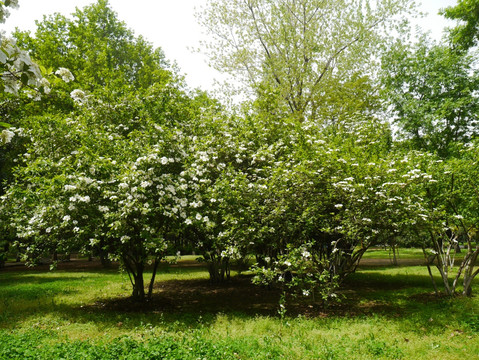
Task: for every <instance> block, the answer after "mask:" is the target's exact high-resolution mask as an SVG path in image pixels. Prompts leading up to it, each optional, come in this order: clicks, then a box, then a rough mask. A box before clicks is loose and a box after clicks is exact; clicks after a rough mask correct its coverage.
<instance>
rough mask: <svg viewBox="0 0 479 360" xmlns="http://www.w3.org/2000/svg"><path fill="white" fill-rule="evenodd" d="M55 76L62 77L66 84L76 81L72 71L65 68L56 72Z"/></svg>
mask: <svg viewBox="0 0 479 360" xmlns="http://www.w3.org/2000/svg"><path fill="white" fill-rule="evenodd" d="M55 74H56V75H58V76H60V77H61V78H62V80H63V81H65V82H66V83H68V82H70V81H73V80H75V77H74V76H73V74H72V73H71V71H70V70H68V69H66V68H64V67H61V68H59V69H58V70H57V71H55Z"/></svg>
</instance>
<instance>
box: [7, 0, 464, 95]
mask: <svg viewBox="0 0 479 360" xmlns="http://www.w3.org/2000/svg"><path fill="white" fill-rule="evenodd" d="M94 2H96V1H94V0H41V1H39V0H19V3H20V8H19V9H17V10H12V11H11V16H10V17H9V18H8V19H7V21H6V23H5V24H3V25H1V26H0V29H3V30H5V31H7V33H8V32H10V31H11V30H13V29H14V28H15V27H18V28H20V29H21V30H31V31H33V30H34V29H35V20H41V19H42V18H43V15H44V14H52V13H54V12H59V13H61V14H65V15H69V14H71V13H72V12H74V10H75V7H79V8H82V7H84V6H86V5H89V4H91V3H94ZM205 2H206V0H134V1H132V0H110V5H111V7H112V8H113V9H114V10H115V11H116V12H117V13H118V16H119V18H120V19H121V20H122V21H124V22H125V23H126V24H127V26H128V27H129V28H131V29H133V30H134V32H135V34H136V35H143V36H144V37H145V38H146V39H147V40H148V41H150V42H152V43H153V44H154V46H155V47H161V48H162V49H163V51H164V52H165V54H166V57H167V58H168V59H170V60H174V61H176V62H177V63H178V65H179V66H180V68H181V71H182V73H184V74H186V80H187V83H188V85H189V86H191V87H200V88H202V89H204V90H210V89H212V86H213V82H214V78H217V77H218V74H217V72H216V71H214V70H213V69H211V68H209V67H208V65H207V60H206V58H205V57H204V56H202V55H201V54H199V53H193V52H192V51H191V50H190V49H191V48H198V47H199V41H200V39H201V38H202V35H201V28H200V26H199V25H198V24H197V23H196V20H195V17H194V13H195V8H197V9H199V8H200V6H201V5H203V4H204V3H205ZM422 2H423V4H422V5H421V9H422V11H423V12H427V13H429V16H428V17H426V18H423V19H421V20H420V22H419V25H420V26H421V27H423V28H425V29H427V30H430V31H431V32H432V33H433V36H434V37H435V38H439V37H440V36H441V32H442V29H443V27H444V26H445V25H446V21H445V20H444V19H443V18H442V17H440V16H438V15H437V12H438V10H439V9H440V8H443V7H447V6H451V5H455V4H456V2H457V1H456V0H422Z"/></svg>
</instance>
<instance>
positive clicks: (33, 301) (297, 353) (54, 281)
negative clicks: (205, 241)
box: [0, 266, 479, 360]
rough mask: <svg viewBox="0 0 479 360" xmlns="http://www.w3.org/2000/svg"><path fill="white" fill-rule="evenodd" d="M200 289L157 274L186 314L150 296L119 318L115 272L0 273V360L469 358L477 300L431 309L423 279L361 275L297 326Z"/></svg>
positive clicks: (292, 313)
mask: <svg viewBox="0 0 479 360" xmlns="http://www.w3.org/2000/svg"><path fill="white" fill-rule="evenodd" d="M204 279H207V272H206V271H205V269H204V268H202V267H177V268H170V269H165V268H164V269H162V271H161V273H160V274H159V276H158V284H166V283H168V284H170V288H172V289H175V284H178V289H180V287H182V288H181V289H183V290H184V289H185V287H186V288H188V286H190V287H191V288H197V289H198V291H197V293H194V294H193V296H194V298H195V299H197V301H198V304H197V305H195V304H194V303H193V304H189V305H188V304H186V305H188V306H184V307H175V306H174V305H176V303H178V304H179V303H182V301H184V299H182V296H183V295H178V298H176V299H175V298H173V304H170V305H168V306H166V305H165V307H163V303H162V302H161V301H160V300H161V296H162V294H163V293H162V292H160V291H159V289H157V291H156V296H157V297H158V299H160V300H158V302H157V303H155V304H154V306H148V307H145V308H142V307H141V306H140V307H136V308H131V307H125V308H122V306H123V304H128V302H124V301H125V297H126V296H127V295H129V292H130V284H129V280H128V277H127V276H126V275H125V274H121V273H119V272H118V271H116V270H104V271H103V270H102V271H87V272H85V271H55V272H41V271H18V272H13V271H8V272H0V359H45V358H52V359H61V358H65V359H286V358H287V359H444V360H447V359H462V358H466V357H467V358H471V359H472V358H479V341H478V340H479V336H478V335H479V299H478V298H477V297H473V298H468V299H463V298H456V299H448V298H436V297H435V296H433V295H431V293H432V287H431V284H430V280H429V278H428V276H427V271H426V270H425V269H424V268H423V267H418V266H413V267H407V266H404V267H399V268H394V267H383V268H372V267H371V268H368V269H367V270H365V269H363V270H360V271H359V272H358V273H356V274H353V275H352V276H351V277H350V278H349V279H348V280H347V281H346V283H345V284H344V290H343V292H342V295H343V296H345V298H344V299H343V300H342V302H341V303H339V304H336V305H332V306H331V307H329V308H328V309H325V310H322V309H319V308H317V307H316V306H314V305H309V306H308V304H306V305H305V306H304V307H302V308H301V309H306V310H305V311H304V312H303V315H301V314H298V311H296V309H295V308H294V306H293V305H294V304H293V305H291V307H288V312H287V316H286V317H285V318H284V319H281V318H280V317H279V316H278V315H277V314H276V310H275V309H274V310H273V311H271V312H270V313H269V315H268V314H264V312H261V311H258V312H257V313H256V312H255V311H246V310H245V309H246V308H248V304H241V301H242V299H245V301H246V299H249V298H248V296H247V295H249V294H246V293H245V294H244V297H242V296H240V297H239V298H238V299H237V300H235V302H234V303H232V304H231V306H230V307H226V308H225V307H223V308H222V310H221V311H216V310H215V309H214V307H211V305H212V304H211V301H212V300H211V299H213V301H214V299H215V297H214V296H215V291H217V290H218V289H219V290H221V288H214V289H213V290H212V291H211V292H209V293H208V296H209V297H208V300H207V301H208V302H207V301H206V300H205V299H206V294H204V292H207V291H208V287H207V286H206V287H205V286H203V285H202V286H203V287H199V286H198V284H203V283H205V284H206V281H204ZM188 284H190V285H188ZM475 287H476V288H478V287H479V283H478V281H476V283H475ZM219 290H218V291H219ZM262 294H267V290H264V292H263V293H262ZM221 300H222V299H220V298H218V299H217V300H216V301H217V302H218V304H220V302H221ZM260 300H261V299H260ZM265 301H266V300H265ZM112 304H116V305H115V306H112ZM206 305H208V306H206ZM213 305H214V304H213ZM225 309H226V310H225Z"/></svg>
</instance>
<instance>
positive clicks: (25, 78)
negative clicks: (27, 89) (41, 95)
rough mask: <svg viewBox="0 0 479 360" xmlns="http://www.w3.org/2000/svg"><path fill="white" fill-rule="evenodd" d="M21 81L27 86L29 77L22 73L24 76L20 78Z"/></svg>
mask: <svg viewBox="0 0 479 360" xmlns="http://www.w3.org/2000/svg"><path fill="white" fill-rule="evenodd" d="M20 80H21V81H22V84H23V85H27V84H28V75H27V74H25V73H22V76H21V77H20Z"/></svg>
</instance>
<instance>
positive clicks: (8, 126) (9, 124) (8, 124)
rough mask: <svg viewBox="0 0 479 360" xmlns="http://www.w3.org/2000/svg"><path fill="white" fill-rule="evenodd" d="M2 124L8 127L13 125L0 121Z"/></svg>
mask: <svg viewBox="0 0 479 360" xmlns="http://www.w3.org/2000/svg"><path fill="white" fill-rule="evenodd" d="M0 126H3V127H6V128H8V127H11V126H12V125H10V124H7V123H4V122H1V121H0Z"/></svg>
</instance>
